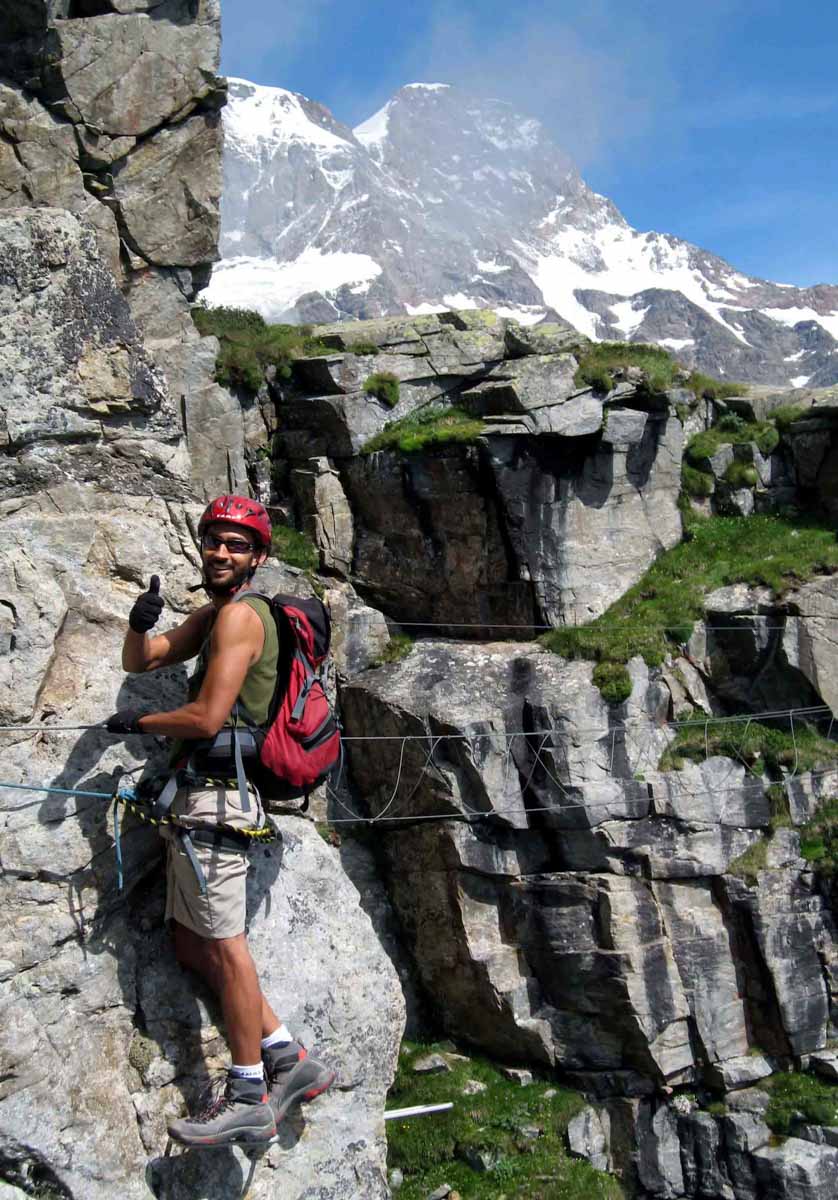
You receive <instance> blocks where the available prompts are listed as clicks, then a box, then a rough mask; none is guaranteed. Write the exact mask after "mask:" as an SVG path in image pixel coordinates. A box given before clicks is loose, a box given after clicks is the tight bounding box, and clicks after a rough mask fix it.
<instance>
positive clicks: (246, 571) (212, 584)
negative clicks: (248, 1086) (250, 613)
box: [204, 563, 253, 596]
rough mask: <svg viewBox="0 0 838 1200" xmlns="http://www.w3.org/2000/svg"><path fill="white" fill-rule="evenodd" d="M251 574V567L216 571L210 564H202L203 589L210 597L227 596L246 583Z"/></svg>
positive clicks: (235, 567)
mask: <svg viewBox="0 0 838 1200" xmlns="http://www.w3.org/2000/svg"><path fill="white" fill-rule="evenodd" d="M252 574H253V572H252V570H251V567H250V566H249V565H247V566H240V567H239V566H236V565H235V564H234V565H233V566H231V567H230V569H229V570H222V571H218V568H217V567H214V566H213V565H212V563H205V564H204V588H205V590H206V591H207V592H208V593H209V594H210V596H229V595H230V593H231V592H235V591H237V590H238V589H239V588H240V587H243V586H244V584H246V583H248V582H249V580H250V578H251V575H252Z"/></svg>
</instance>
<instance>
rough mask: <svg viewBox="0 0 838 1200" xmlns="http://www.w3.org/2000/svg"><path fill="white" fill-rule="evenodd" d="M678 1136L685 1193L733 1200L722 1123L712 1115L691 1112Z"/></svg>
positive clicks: (680, 1122) (679, 1128) (680, 1125)
mask: <svg viewBox="0 0 838 1200" xmlns="http://www.w3.org/2000/svg"><path fill="white" fill-rule="evenodd" d="M678 1136H679V1139H680V1143H681V1168H682V1173H683V1180H684V1192H685V1194H686V1195H687V1196H701V1197H710V1196H713V1197H714V1198H715V1200H734V1194H733V1190H732V1188H731V1187H730V1184H729V1183H728V1182H727V1179H726V1172H725V1171H724V1167H723V1155H722V1146H721V1132H720V1129H719V1123H718V1122H717V1121H716V1120H714V1118H713V1117H712V1116H711V1115H710V1114H709V1113H706V1112H693V1113H689V1114H687V1115H684V1116H681V1117H680V1118H679V1121H678Z"/></svg>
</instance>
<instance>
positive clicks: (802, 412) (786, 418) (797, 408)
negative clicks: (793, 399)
mask: <svg viewBox="0 0 838 1200" xmlns="http://www.w3.org/2000/svg"><path fill="white" fill-rule="evenodd" d="M809 411H810V410H809V409H808V408H807V407H806V405H805V404H781V405H780V406H779V408H773V409H772V410H771V412H770V414H769V416H770V418H771V420H772V421H773V422H774V424H775V425H776V426H777V428H778V429H779V431H780V433H787V432H788V430H789V429H790V428H791V426H792V425H793V424H794V422H795V421H799V420H800V418H801V417H805V416H806V414H807V413H808V412H809Z"/></svg>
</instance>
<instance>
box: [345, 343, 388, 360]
mask: <svg viewBox="0 0 838 1200" xmlns="http://www.w3.org/2000/svg"><path fill="white" fill-rule="evenodd" d="M346 353H347V354H357V355H358V357H359V358H360V357H361V356H362V355H365V354H378V353H380V351H379V348H378V346H376V344H375V342H353V343H352V345H351V346H347V347H346Z"/></svg>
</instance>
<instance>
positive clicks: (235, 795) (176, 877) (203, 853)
mask: <svg viewBox="0 0 838 1200" xmlns="http://www.w3.org/2000/svg"><path fill="white" fill-rule="evenodd" d="M172 815H173V816H177V817H178V818H181V819H182V820H183V823H184V824H186V825H188V824H189V823H190V821H195V822H198V821H200V822H207V823H209V824H216V823H218V822H224V824H225V825H232V826H234V827H235V828H237V829H245V828H250V827H252V826H254V825H259V824H261V822H262V820H263V817H262V813H261V809H260V808H259V806H258V799H257V797H256V796H255V795H254V794H253V792H251V793H250V812H248V813H245V812H242V807H241V798H240V796H239V792H238V788H224V787H215V788H180V789H179V791H178V792H177V793H176V795H175V799H174V803H173V804H172ZM160 833H161V836H162V837H163V838H164V839H165V841H166V843H167V845H166V920H167V921H172V920H173V921H177V922H178V924H180V925H185V926H186V928H187V929H191V930H192V932H193V933H197V934H198V935H199V937H202V938H212V939H218V938H231V937H236V936H238V934H240V933H244V928H245V915H246V908H247V905H246V883H247V867H248V858H247V852H246V851H245V850H228V849H227V848H226V847H220V846H204V845H200V844H198V843H197V842H195V843H193V849H194V851H195V857H196V858H197V859H198V862H199V863H200V864H201V869H202V870H203V872H204V877H205V879H206V888H207V890H206V894H205V895H202V894H201V888H200V885H199V883H198V879H197V877H196V875H195V870H194V867H193V866H192V863H191V862H190V861H189V857H188V855H187V854H186V851H185V850H184V849H183V845H182V843H181V841H180V838H179V837H178V834H177V830H176V829H173V828H172V827H171V826H166V825H164V826H162V827H161V830H160Z"/></svg>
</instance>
